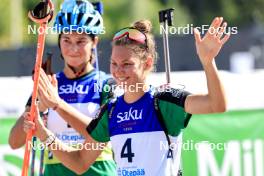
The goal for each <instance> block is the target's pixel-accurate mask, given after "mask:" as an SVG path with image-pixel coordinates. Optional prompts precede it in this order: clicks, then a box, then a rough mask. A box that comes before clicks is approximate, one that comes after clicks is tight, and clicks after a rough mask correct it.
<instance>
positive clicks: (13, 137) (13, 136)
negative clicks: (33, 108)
mask: <svg viewBox="0 0 264 176" xmlns="http://www.w3.org/2000/svg"><path fill="white" fill-rule="evenodd" d="M29 111H30V107H29V106H27V107H26V109H25V111H24V113H23V114H22V115H21V116H20V117H19V118H18V120H17V121H16V123H15V125H14V126H13V128H12V129H11V131H10V134H9V138H8V143H9V145H10V147H11V148H12V149H18V148H20V147H22V146H23V145H24V144H25V142H26V133H25V132H24V130H23V123H24V116H25V113H26V112H29Z"/></svg>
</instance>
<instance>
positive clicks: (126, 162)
mask: <svg viewBox="0 0 264 176" xmlns="http://www.w3.org/2000/svg"><path fill="white" fill-rule="evenodd" d="M188 95H189V93H188V92H186V91H183V90H176V89H170V91H167V92H163V93H158V94H157V96H156V97H157V98H158V99H159V108H160V110H161V113H162V115H163V118H164V122H165V125H166V128H167V130H168V134H169V137H170V141H171V143H172V144H171V149H172V153H170V152H169V150H168V149H169V146H168V142H167V140H166V136H165V133H164V131H163V129H162V127H161V125H160V123H159V120H158V117H157V114H156V111H155V107H154V92H153V91H151V90H150V91H149V92H146V93H145V94H144V95H143V96H142V97H141V98H140V99H139V100H138V101H136V102H134V103H130V104H128V103H126V102H125V101H124V97H123V96H121V97H118V98H117V100H116V101H115V103H110V104H109V105H108V111H106V112H105V113H103V114H101V115H100V116H99V118H97V119H95V120H93V122H92V123H91V124H90V125H89V126H88V127H87V130H88V132H89V133H90V134H91V136H92V137H93V138H94V139H95V140H97V141H100V142H107V141H111V143H112V146H113V151H114V156H115V161H116V163H117V175H118V176H130V175H131V176H132V175H133V176H135V175H137V176H140V175H146V176H161V175H162V176H171V175H173V176H176V175H177V173H178V169H179V164H180V155H181V140H182V129H183V128H185V127H186V126H187V124H188V121H189V119H190V117H191V115H190V114H188V113H186V112H185V111H184V102H185V99H186V97H187V96H188ZM113 105H114V106H115V108H112V106H113ZM108 112H111V113H110V115H109V114H108Z"/></svg>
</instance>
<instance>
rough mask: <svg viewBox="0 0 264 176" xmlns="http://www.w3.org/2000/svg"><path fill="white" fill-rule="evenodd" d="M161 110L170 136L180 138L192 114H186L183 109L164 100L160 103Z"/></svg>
mask: <svg viewBox="0 0 264 176" xmlns="http://www.w3.org/2000/svg"><path fill="white" fill-rule="evenodd" d="M159 108H160V111H161V114H162V116H163V119H164V122H165V125H166V127H167V130H168V134H169V135H171V136H178V135H179V134H180V132H181V130H182V129H184V128H185V127H186V126H187V125H188V122H189V120H190V118H191V114H189V113H186V112H185V111H184V108H183V107H181V106H178V105H176V104H174V103H171V102H168V101H164V100H160V101H159Z"/></svg>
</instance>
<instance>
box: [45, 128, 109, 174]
mask: <svg viewBox="0 0 264 176" xmlns="http://www.w3.org/2000/svg"><path fill="white" fill-rule="evenodd" d="M50 134H51V132H50V131H48V130H46V132H44V133H43V134H42V136H41V138H40V140H41V141H45V139H46V138H47V137H48V135H50ZM101 144H104V143H101ZM91 145H95V146H100V144H99V143H98V142H96V141H94V140H93V139H92V138H91V137H90V136H89V137H88V138H86V140H85V142H84V143H83V146H82V148H81V149H80V150H78V149H74V148H72V147H70V146H67V145H66V144H63V143H62V142H61V141H60V140H58V139H55V141H54V143H52V144H51V145H50V146H49V149H50V150H51V151H52V153H53V154H54V155H55V156H56V158H58V159H59V160H60V161H61V162H62V163H63V164H64V165H65V166H66V167H68V168H69V169H71V170H73V171H74V172H76V173H77V174H83V173H84V172H85V171H87V169H88V168H89V167H90V166H91V165H92V164H93V163H94V161H95V160H96V158H97V157H98V156H99V155H100V154H101V152H102V149H103V148H102V149H101V150H100V149H99V148H98V150H92V149H91V148H92V147H91ZM104 146H105V145H104Z"/></svg>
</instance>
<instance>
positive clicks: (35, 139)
mask: <svg viewBox="0 0 264 176" xmlns="http://www.w3.org/2000/svg"><path fill="white" fill-rule="evenodd" d="M36 143H37V137H36V136H34V137H33V138H32V144H33V148H32V155H31V167H30V176H34V175H35V157H36Z"/></svg>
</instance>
